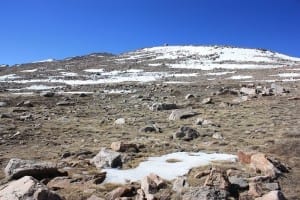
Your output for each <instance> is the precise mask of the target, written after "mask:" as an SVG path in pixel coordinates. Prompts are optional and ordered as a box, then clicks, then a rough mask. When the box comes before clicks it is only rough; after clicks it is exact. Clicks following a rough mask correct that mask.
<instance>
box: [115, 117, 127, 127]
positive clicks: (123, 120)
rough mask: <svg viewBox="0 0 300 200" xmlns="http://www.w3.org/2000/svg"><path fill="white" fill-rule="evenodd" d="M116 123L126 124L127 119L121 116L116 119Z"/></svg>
mask: <svg viewBox="0 0 300 200" xmlns="http://www.w3.org/2000/svg"><path fill="white" fill-rule="evenodd" d="M114 124H115V125H124V124H125V119H124V118H119V119H117V120H116V121H115V123H114Z"/></svg>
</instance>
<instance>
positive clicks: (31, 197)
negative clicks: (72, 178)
mask: <svg viewBox="0 0 300 200" xmlns="http://www.w3.org/2000/svg"><path fill="white" fill-rule="evenodd" d="M0 199H1V200H63V198H62V197H60V196H59V195H58V194H56V193H55V192H53V191H51V190H49V189H48V188H47V187H46V186H45V185H43V184H42V183H40V182H38V181H37V180H36V179H34V178H33V177H30V176H24V177H23V178H21V179H19V180H15V181H11V182H9V183H7V184H5V185H3V186H0Z"/></svg>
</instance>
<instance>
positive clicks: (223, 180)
mask: <svg viewBox="0 0 300 200" xmlns="http://www.w3.org/2000/svg"><path fill="white" fill-rule="evenodd" d="M204 186H209V187H216V188H219V189H222V190H228V188H229V186H230V182H229V180H228V177H227V175H226V172H225V171H222V170H217V169H212V170H211V171H210V174H209V175H208V176H207V178H206V180H205V183H204Z"/></svg>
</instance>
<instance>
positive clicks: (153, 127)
mask: <svg viewBox="0 0 300 200" xmlns="http://www.w3.org/2000/svg"><path fill="white" fill-rule="evenodd" d="M139 132H144V133H148V132H155V133H161V132H162V131H161V128H159V127H157V126H156V125H155V124H149V125H146V126H144V127H143V128H141V129H140V130H139Z"/></svg>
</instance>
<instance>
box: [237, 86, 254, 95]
mask: <svg viewBox="0 0 300 200" xmlns="http://www.w3.org/2000/svg"><path fill="white" fill-rule="evenodd" d="M240 93H241V94H245V95H248V96H254V95H256V89H255V88H247V87H242V88H241V89H240Z"/></svg>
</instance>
